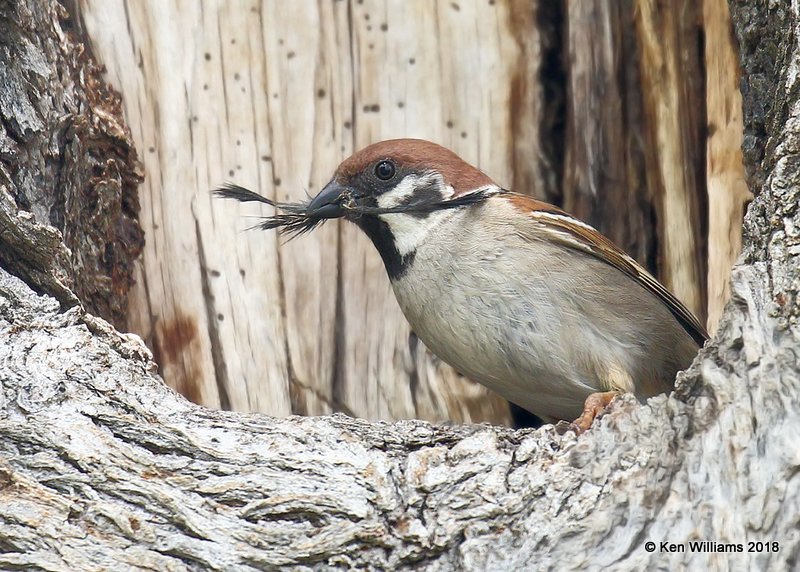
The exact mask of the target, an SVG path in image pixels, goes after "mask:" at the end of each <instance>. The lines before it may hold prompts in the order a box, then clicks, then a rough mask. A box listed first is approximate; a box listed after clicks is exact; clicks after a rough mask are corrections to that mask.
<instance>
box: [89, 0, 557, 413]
mask: <svg viewBox="0 0 800 572" xmlns="http://www.w3.org/2000/svg"><path fill="white" fill-rule="evenodd" d="M81 6H82V13H83V17H84V19H85V21H86V27H87V30H88V32H89V36H90V37H91V38H92V44H93V49H94V51H95V53H96V54H97V55H98V56H99V57H100V58H101V60H102V61H103V62H104V63H105V64H106V66H107V67H108V75H107V78H108V80H109V81H111V82H112V83H113V84H114V85H116V86H117V87H118V88H119V89H120V90H121V91H123V92H124V93H126V94H129V95H127V96H126V98H125V105H126V108H125V109H126V114H127V117H128V120H129V121H130V123H131V125H132V126H133V127H132V131H133V136H134V139H135V140H136V141H137V142H139V145H140V148H141V149H142V152H143V156H144V157H143V162H144V166H145V172H146V181H145V183H144V185H143V188H142V208H143V212H144V213H145V214H144V216H143V217H142V219H143V225H144V227H145V232H146V234H147V236H148V242H147V245H146V247H145V254H144V259H143V264H142V265H141V267H140V268H139V272H138V275H137V278H138V285H137V288H136V291H135V293H134V295H133V297H132V302H131V311H130V315H131V327H132V329H133V330H134V331H137V332H139V333H141V334H143V335H144V336H145V337H146V338H147V339H148V340H149V342H150V344H151V347H153V349H154V351H155V352H156V354H157V358H158V360H159V363H160V365H161V367H162V373H163V375H164V376H165V379H167V380H168V381H169V383H171V384H172V385H173V386H174V387H177V388H179V389H180V390H181V391H182V392H183V393H185V394H187V395H191V396H192V397H193V398H194V399H196V400H198V401H199V402H201V403H205V404H208V405H211V406H223V407H230V408H232V409H236V410H241V411H254V410H257V411H265V412H269V413H272V414H275V415H285V414H287V413H289V412H292V411H293V412H296V413H303V414H321V413H327V412H330V411H334V410H339V411H347V412H349V413H351V414H353V415H358V416H362V417H367V418H404V417H423V418H427V419H432V420H438V419H446V418H452V419H455V420H459V421H473V420H493V421H496V422H503V421H507V420H508V409H507V405H506V404H505V403H504V402H503V401H502V400H500V399H499V398H495V397H490V395H489V393H488V392H487V391H485V390H484V389H483V388H475V387H472V386H471V385H470V382H466V381H465V380H462V379H461V378H460V376H458V375H457V374H456V373H455V372H453V371H452V370H451V369H450V368H448V367H445V366H444V365H442V364H440V363H438V361H437V360H436V359H435V358H433V357H432V356H431V355H430V354H429V353H428V352H427V350H425V349H424V348H423V346H422V345H421V344H418V345H414V344H410V343H409V337H410V335H411V332H410V331H409V328H408V325H407V324H406V322H405V319H404V318H403V317H402V315H401V313H400V311H399V309H398V307H397V305H396V302H395V301H394V297H393V295H392V293H391V291H390V288H389V284H388V281H387V279H386V277H385V272H384V270H383V268H382V265H381V263H380V260H379V258H378V256H377V255H376V253H375V252H374V251H373V248H372V247H371V245H369V243H368V241H367V240H366V238H365V237H363V236H361V234H360V233H359V232H358V231H357V230H356V229H355V228H352V227H349V226H339V225H337V224H335V223H331V224H328V225H326V226H325V227H324V228H323V229H321V230H320V231H318V232H315V233H314V234H312V235H310V236H306V237H303V238H302V239H300V240H297V241H294V242H291V243H284V242H282V241H281V240H279V239H278V238H277V237H276V236H275V235H273V234H268V233H255V232H250V233H248V232H243V229H244V228H246V227H247V226H248V222H249V221H248V220H247V219H246V218H244V217H245V216H247V215H257V214H259V213H262V212H266V211H261V210H259V208H258V207H254V208H249V209H248V208H242V207H240V206H238V205H233V204H226V203H222V202H212V200H211V198H210V196H209V194H208V192H207V191H208V190H209V189H211V188H213V187H215V186H218V185H219V184H221V183H222V182H224V181H226V180H232V181H235V182H236V183H238V184H242V185H244V186H249V187H251V188H253V189H257V190H259V191H260V192H261V193H263V194H265V195H267V196H270V197H273V198H278V199H280V200H289V199H291V200H297V199H302V198H304V197H305V196H306V193H310V194H314V193H315V192H316V191H317V190H318V189H319V188H320V187H321V186H322V185H323V184H324V183H325V182H327V179H328V177H329V176H330V174H331V173H332V172H333V170H334V168H335V166H336V165H337V164H338V163H339V162H340V161H341V160H342V159H343V158H344V157H346V156H347V155H349V154H350V153H351V152H352V151H353V150H354V149H357V148H360V147H362V146H364V145H366V144H368V143H371V142H373V141H376V140H379V139H384V138H389V137H396V136H410V137H422V138H427V139H431V140H434V141H437V142H439V143H442V144H445V145H447V146H449V147H450V148H452V149H454V150H455V151H456V152H458V153H460V154H461V155H462V156H463V157H464V158H465V159H467V160H468V161H471V162H473V163H475V164H477V165H479V166H480V167H481V168H482V169H484V170H485V171H486V172H488V173H491V175H492V176H493V177H495V178H496V179H497V180H498V181H501V182H503V183H505V184H510V182H511V181H512V174H511V166H512V163H513V161H514V157H515V156H525V157H527V158H528V160H527V162H526V168H525V169H519V172H520V173H523V172H529V173H530V174H528V175H525V176H524V180H525V181H526V182H529V183H531V184H533V182H534V181H535V180H536V179H537V177H539V175H537V173H542V172H544V171H546V169H545V164H544V161H545V160H546V157H544V155H543V154H541V153H537V152H536V141H537V137H536V136H535V135H536V124H535V122H532V123H531V124H530V125H528V126H526V132H528V133H529V134H530V135H532V136H531V137H528V138H526V140H525V142H524V143H521V145H522V146H523V148H524V149H525V150H524V151H520V150H518V149H517V148H516V146H515V143H514V141H513V140H512V138H511V137H510V132H509V131H508V129H507V127H508V125H510V124H512V123H514V122H515V121H516V119H515V117H512V116H511V115H510V113H511V110H510V107H509V105H508V102H509V100H510V98H511V90H512V87H513V85H517V86H519V85H520V81H522V80H520V79H519V73H520V71H519V69H518V67H517V65H518V62H520V61H526V62H528V64H527V68H526V69H534V68H535V66H536V61H537V60H536V59H535V57H534V56H536V54H537V51H536V50H537V49H538V48H536V42H535V38H534V40H531V39H526V41H525V42H524V43H521V42H520V41H518V40H515V36H514V34H512V33H511V32H510V31H509V30H510V26H511V25H512V14H511V13H510V11H509V8H508V6H507V4H506V3H503V2H498V3H496V4H492V3H488V2H486V3H463V4H455V3H449V2H438V3H432V2H426V1H416V2H394V3H390V4H389V5H384V4H380V3H370V2H367V3H356V2H353V3H349V2H319V3H311V2H303V3H297V4H294V3H292V4H289V3H284V2H263V3H262V2H244V1H243V2H234V3H230V2H227V3H226V2H205V3H203V4H198V3H186V4H185V5H184V4H183V3H180V2H158V3H155V2H134V3H127V2H123V1H122V0H118V1H112V2H105V1H103V2H93V1H86V2H82V3H81ZM479 24H480V25H479ZM484 30H490V31H491V32H490V33H485V31H484ZM516 37H519V32H518V33H517V36H516ZM515 78H516V79H515ZM525 81H529V80H527V79H526V80H525ZM476 82H477V83H476ZM514 82H516V83H514ZM478 85H479V86H480V89H477V88H476V86H478ZM535 96H536V90H534V89H529V90H522V91H520V90H519V89H518V92H517V95H516V96H515V97H516V99H515V101H516V109H517V111H520V110H522V111H524V112H525V114H526V115H525V116H526V117H527V116H529V115H531V114H532V115H534V116H535V114H536V113H538V112H537V111H536V110H537V109H538V108H537V103H536V102H537V101H539V98H536V97H535ZM520 153H521V154H522V155H520ZM515 154H516V155H515ZM537 157H541V159H539V158H537ZM530 191H531V192H534V189H531V190H530ZM412 345H413V346H414V347H413V348H412ZM434 372H435V375H434ZM287 380H288V382H287ZM455 404H458V405H455ZM487 404H491V405H487Z"/></svg>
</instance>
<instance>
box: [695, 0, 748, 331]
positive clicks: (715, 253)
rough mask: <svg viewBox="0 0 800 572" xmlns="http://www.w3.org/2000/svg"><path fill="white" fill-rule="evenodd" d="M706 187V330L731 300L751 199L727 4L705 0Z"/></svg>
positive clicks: (713, 326) (712, 329)
mask: <svg viewBox="0 0 800 572" xmlns="http://www.w3.org/2000/svg"><path fill="white" fill-rule="evenodd" d="M703 30H704V32H705V68H706V117H707V122H708V139H707V143H706V185H707V189H708V329H709V331H714V330H715V329H716V326H717V322H718V321H719V317H720V316H721V315H722V310H723V308H724V307H725V304H726V302H727V301H728V299H729V298H730V269H731V267H732V266H733V264H734V262H736V258H737V257H738V256H739V253H740V252H741V250H742V216H743V214H744V206H745V204H746V203H747V201H749V200H750V199H751V198H752V194H751V193H750V191H749V190H748V188H747V183H746V181H745V173H744V164H743V162H742V138H743V132H742V129H743V128H742V96H741V94H740V93H739V62H738V61H737V56H736V46H735V43H734V39H733V29H732V27H731V21H730V13H729V11H728V4H727V3H726V2H725V0H704V2H703Z"/></svg>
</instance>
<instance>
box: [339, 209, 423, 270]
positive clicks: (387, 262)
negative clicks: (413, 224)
mask: <svg viewBox="0 0 800 572" xmlns="http://www.w3.org/2000/svg"><path fill="white" fill-rule="evenodd" d="M351 220H352V221H353V222H354V223H355V224H356V225H358V227H359V228H360V229H361V230H363V231H364V233H365V234H366V235H367V236H368V237H369V239H370V240H371V241H372V244H374V245H375V248H376V249H377V250H378V254H380V255H381V259H382V260H383V265H384V266H385V267H386V273H387V274H388V275H389V280H392V281H394V280H398V279H400V278H402V276H403V274H405V273H406V271H407V270H408V268H409V266H410V265H411V263H412V262H413V261H414V254H415V253H414V252H409V253H408V254H406V255H405V256H403V255H401V254H400V251H398V250H397V246H396V245H395V241H394V235H393V234H392V231H391V229H390V228H389V225H388V224H387V223H386V221H384V220H381V219H380V218H378V217H376V216H359V217H354V218H352V219H351Z"/></svg>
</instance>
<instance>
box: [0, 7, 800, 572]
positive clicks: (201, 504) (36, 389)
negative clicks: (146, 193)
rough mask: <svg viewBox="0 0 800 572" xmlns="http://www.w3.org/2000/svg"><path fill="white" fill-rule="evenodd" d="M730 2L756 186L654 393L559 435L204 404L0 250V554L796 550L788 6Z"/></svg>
mask: <svg viewBox="0 0 800 572" xmlns="http://www.w3.org/2000/svg"><path fill="white" fill-rule="evenodd" d="M732 7H733V21H734V24H735V26H736V33H737V38H738V42H739V45H740V47H741V50H742V51H741V53H742V71H743V84H742V93H743V97H744V109H745V123H744V125H745V139H746V145H745V149H744V151H745V158H746V160H747V167H748V177H749V181H750V184H751V188H752V189H753V191H754V193H755V199H754V201H753V203H752V204H751V206H750V208H749V209H748V213H747V215H746V219H745V220H746V225H745V227H746V235H745V240H744V249H745V250H744V256H743V257H742V259H741V261H740V263H739V265H738V266H737V267H736V269H735V270H734V272H733V275H732V281H731V289H732V293H733V297H732V299H731V301H730V302H729V304H728V306H727V308H726V310H725V312H724V314H723V316H722V319H721V321H720V326H719V329H718V331H717V334H716V335H715V337H714V339H713V340H712V341H711V342H709V344H708V345H707V346H706V347H705V348H704V349H703V350H702V351H701V353H700V355H699V356H698V358H697V360H696V361H695V363H694V364H693V366H692V367H691V368H690V369H689V370H688V371H687V372H686V373H684V374H682V375H681V376H680V377H679V380H678V383H677V388H676V391H675V392H674V393H672V394H671V395H669V396H666V395H664V396H660V397H657V398H654V399H652V400H650V401H649V402H648V403H647V404H646V405H640V404H638V403H636V402H635V401H633V400H632V399H630V398H626V399H622V400H620V401H618V402H617V403H616V404H615V405H614V406H613V407H612V410H611V412H610V413H609V414H608V415H606V416H605V417H604V418H603V419H602V420H601V421H600V422H599V423H598V424H597V425H596V426H595V427H594V428H593V429H592V430H591V431H589V432H588V433H586V434H584V435H582V436H581V437H579V438H576V437H575V436H574V435H572V434H567V435H565V436H559V435H557V434H556V433H555V432H554V431H553V429H552V427H550V426H547V427H544V428H542V429H539V430H519V431H514V430H511V429H506V428H502V427H496V426H494V427H493V426H486V425H477V426H434V425H430V424H428V423H425V422H421V421H402V422H397V423H370V422H368V421H363V420H356V419H351V418H348V417H345V416H341V415H334V416H328V417H317V418H303V417H289V418H286V419H280V420H279V419H274V418H270V417H266V416H263V415H257V414H243V413H232V412H222V411H210V410H208V409H205V408H202V407H200V406H197V405H193V404H191V403H189V402H188V401H186V400H185V399H184V398H183V397H181V396H180V395H178V394H177V393H176V392H174V391H172V390H171V389H169V388H168V387H167V386H165V385H164V384H163V383H162V381H161V379H160V377H159V376H158V375H157V374H156V365H155V362H154V361H153V358H152V355H151V354H150V352H149V351H148V350H147V348H146V347H145V345H144V344H143V343H142V341H141V339H140V338H138V337H137V336H135V335H127V334H120V333H119V332H117V331H116V330H115V329H114V328H113V327H111V326H110V325H109V324H108V323H107V322H106V321H105V320H103V319H100V318H96V317H94V316H92V315H91V314H90V313H88V312H87V311H86V310H85V309H84V308H83V307H82V306H80V305H72V306H70V305H69V304H63V303H61V302H59V300H58V299H56V298H55V297H53V296H51V295H49V294H46V293H36V292H34V290H33V289H32V288H31V284H35V285H36V288H37V289H39V290H43V288H41V287H40V286H39V283H37V282H35V280H34V279H33V278H32V277H31V276H30V275H29V274H26V273H25V272H23V271H20V270H19V267H18V266H13V265H11V264H8V263H7V262H6V261H5V260H4V261H3V263H2V268H0V497H1V498H0V567H1V568H4V569H24V570H37V569H41V570H96V569H98V568H99V569H114V570H117V569H123V568H126V567H127V568H131V569H151V570H165V569H166V570H169V569H173V570H208V569H211V570H262V569H275V568H279V567H286V568H293V569H333V568H354V567H362V568H365V569H400V570H402V569H427V570H456V569H465V568H466V569H490V570H505V569H509V570H515V569H559V570H562V569H567V570H569V569H589V570H599V569H603V568H619V569H642V570H643V569H648V570H649V569H682V568H688V569H704V568H709V569H715V568H720V569H728V568H729V569H736V570H739V569H741V570H749V569H769V570H791V569H795V568H796V566H797V562H798V559H800V535H798V534H797V528H798V525H799V524H800V522H798V514H800V490H798V489H800V478H798V475H800V447H798V443H797V435H798V434H800V363H798V353H797V348H798V344H800V325H799V324H798V317H800V296H798V294H799V293H798V290H800V280H798V276H799V275H800V232H798V229H800V206H799V205H800V168H798V167H799V166H800V165H798V160H797V149H799V148H800V89H799V87H800V83H798V82H800V74H799V73H797V71H798V70H797V68H796V66H797V62H798V61H800V46H798V44H797V42H796V37H795V34H794V28H793V26H794V22H797V21H798V20H800V7H798V6H793V7H786V6H781V5H778V4H777V3H774V2H767V1H766V0H764V1H762V2H753V1H752V0H747V1H745V0H742V1H741V2H738V1H734V2H732ZM10 196H11V195H10V193H9V192H8V189H7V186H2V187H0V197H2V202H0V213H2V214H0V216H2V217H3V220H7V221H10V222H9V223H7V224H8V225H9V228H11V229H14V230H15V232H17V229H19V230H18V232H19V235H20V236H22V237H23V238H24V239H25V240H27V243H26V248H27V249H28V251H29V252H30V253H32V255H33V256H35V257H37V259H38V261H39V262H37V264H40V268H42V269H45V270H43V271H42V274H43V275H44V276H51V274H53V271H52V270H51V269H53V268H57V267H58V265H59V264H61V262H59V257H62V256H66V254H65V251H64V249H63V247H62V246H60V244H61V243H60V242H58V240H57V239H58V235H57V234H55V233H54V232H53V231H52V230H51V229H49V228H48V227H46V226H44V225H41V224H36V223H35V222H34V221H32V217H31V215H29V214H26V212H25V211H22V210H17V209H16V207H15V205H14V203H13V199H11V198H10ZM12 207H13V208H12ZM8 232H9V231H6V230H4V231H3V233H4V234H3V236H6V234H7V233H8ZM9 270H10V271H11V272H9ZM61 288H62V290H59V291H63V290H64V289H65V287H64V286H63V283H62V286H61ZM62 298H64V296H62ZM691 540H708V541H714V542H718V543H735V544H741V546H742V549H743V551H742V552H741V553H739V552H736V553H733V554H728V553H719V552H708V551H692V550H691V548H690V546H689V545H688V542H689V541H691ZM648 541H653V542H655V543H656V549H655V551H654V552H652V553H651V552H648V551H647V550H646V549H645V543H646V542H648ZM751 541H752V542H766V543H769V544H768V547H767V548H768V549H769V551H766V550H765V548H764V546H763V545H753V547H752V548H754V549H755V551H753V552H750V551H749V549H750V548H751V547H750V546H749V545H748V543H749V542H751ZM661 542H669V543H673V544H675V545H676V546H683V548H684V551H682V552H668V551H664V550H662V546H661ZM772 543H777V545H776V544H772ZM665 548H668V547H665ZM775 548H777V549H778V550H777V551H775Z"/></svg>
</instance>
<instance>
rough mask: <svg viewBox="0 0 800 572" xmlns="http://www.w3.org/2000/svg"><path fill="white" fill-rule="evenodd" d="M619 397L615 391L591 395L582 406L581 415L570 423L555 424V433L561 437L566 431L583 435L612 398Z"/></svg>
mask: <svg viewBox="0 0 800 572" xmlns="http://www.w3.org/2000/svg"><path fill="white" fill-rule="evenodd" d="M618 395H619V392H617V391H606V392H603V393H592V394H591V395H589V397H587V398H586V401H585V402H584V404H583V413H581V416H580V417H578V418H577V419H576V420H575V421H573V422H572V423H569V422H567V421H559V422H558V423H557V424H556V431H558V432H559V433H561V434H562V435H563V434H564V433H566V432H567V431H575V434H576V435H580V434H581V433H584V432H585V431H586V430H587V429H589V427H591V426H592V423H593V422H594V420H595V419H597V418H598V417H600V416H601V415H602V414H603V413H604V412H605V410H606V407H608V405H609V404H610V403H611V402H612V401H614V398H615V397H617V396H618Z"/></svg>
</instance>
